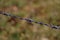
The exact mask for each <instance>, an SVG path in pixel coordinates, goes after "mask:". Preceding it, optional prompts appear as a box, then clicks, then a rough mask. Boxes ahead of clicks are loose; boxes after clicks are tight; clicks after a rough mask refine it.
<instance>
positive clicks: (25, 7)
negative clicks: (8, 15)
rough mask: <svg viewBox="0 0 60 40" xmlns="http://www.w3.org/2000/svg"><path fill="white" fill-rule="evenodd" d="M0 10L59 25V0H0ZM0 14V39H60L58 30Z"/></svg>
mask: <svg viewBox="0 0 60 40" xmlns="http://www.w3.org/2000/svg"><path fill="white" fill-rule="evenodd" d="M0 10H2V11H5V12H8V13H11V14H13V15H16V16H20V17H22V18H31V19H33V20H35V21H40V22H44V23H48V24H54V25H60V0H0ZM10 18H11V17H7V16H4V15H0V40H60V30H56V29H52V28H50V27H46V26H43V25H38V24H35V23H29V22H26V21H25V20H19V19H17V18H16V19H15V20H16V21H17V23H16V24H15V21H12V20H11V21H10V22H7V21H8V20H9V19H10ZM14 24H15V25H14Z"/></svg>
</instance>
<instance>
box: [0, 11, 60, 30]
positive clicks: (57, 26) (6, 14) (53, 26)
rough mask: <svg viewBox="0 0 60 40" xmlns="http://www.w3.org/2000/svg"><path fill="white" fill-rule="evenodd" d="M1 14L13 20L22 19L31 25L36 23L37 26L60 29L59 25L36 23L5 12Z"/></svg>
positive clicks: (0, 12)
mask: <svg viewBox="0 0 60 40" xmlns="http://www.w3.org/2000/svg"><path fill="white" fill-rule="evenodd" d="M0 14H2V15H5V16H10V17H13V18H18V19H21V20H26V21H28V22H30V23H32V22H34V23H37V24H40V25H45V26H48V27H51V28H54V29H60V26H59V25H53V24H45V23H43V22H36V21H34V20H32V19H30V18H22V17H19V16H15V15H11V14H9V13H6V12H3V11H0Z"/></svg>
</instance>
